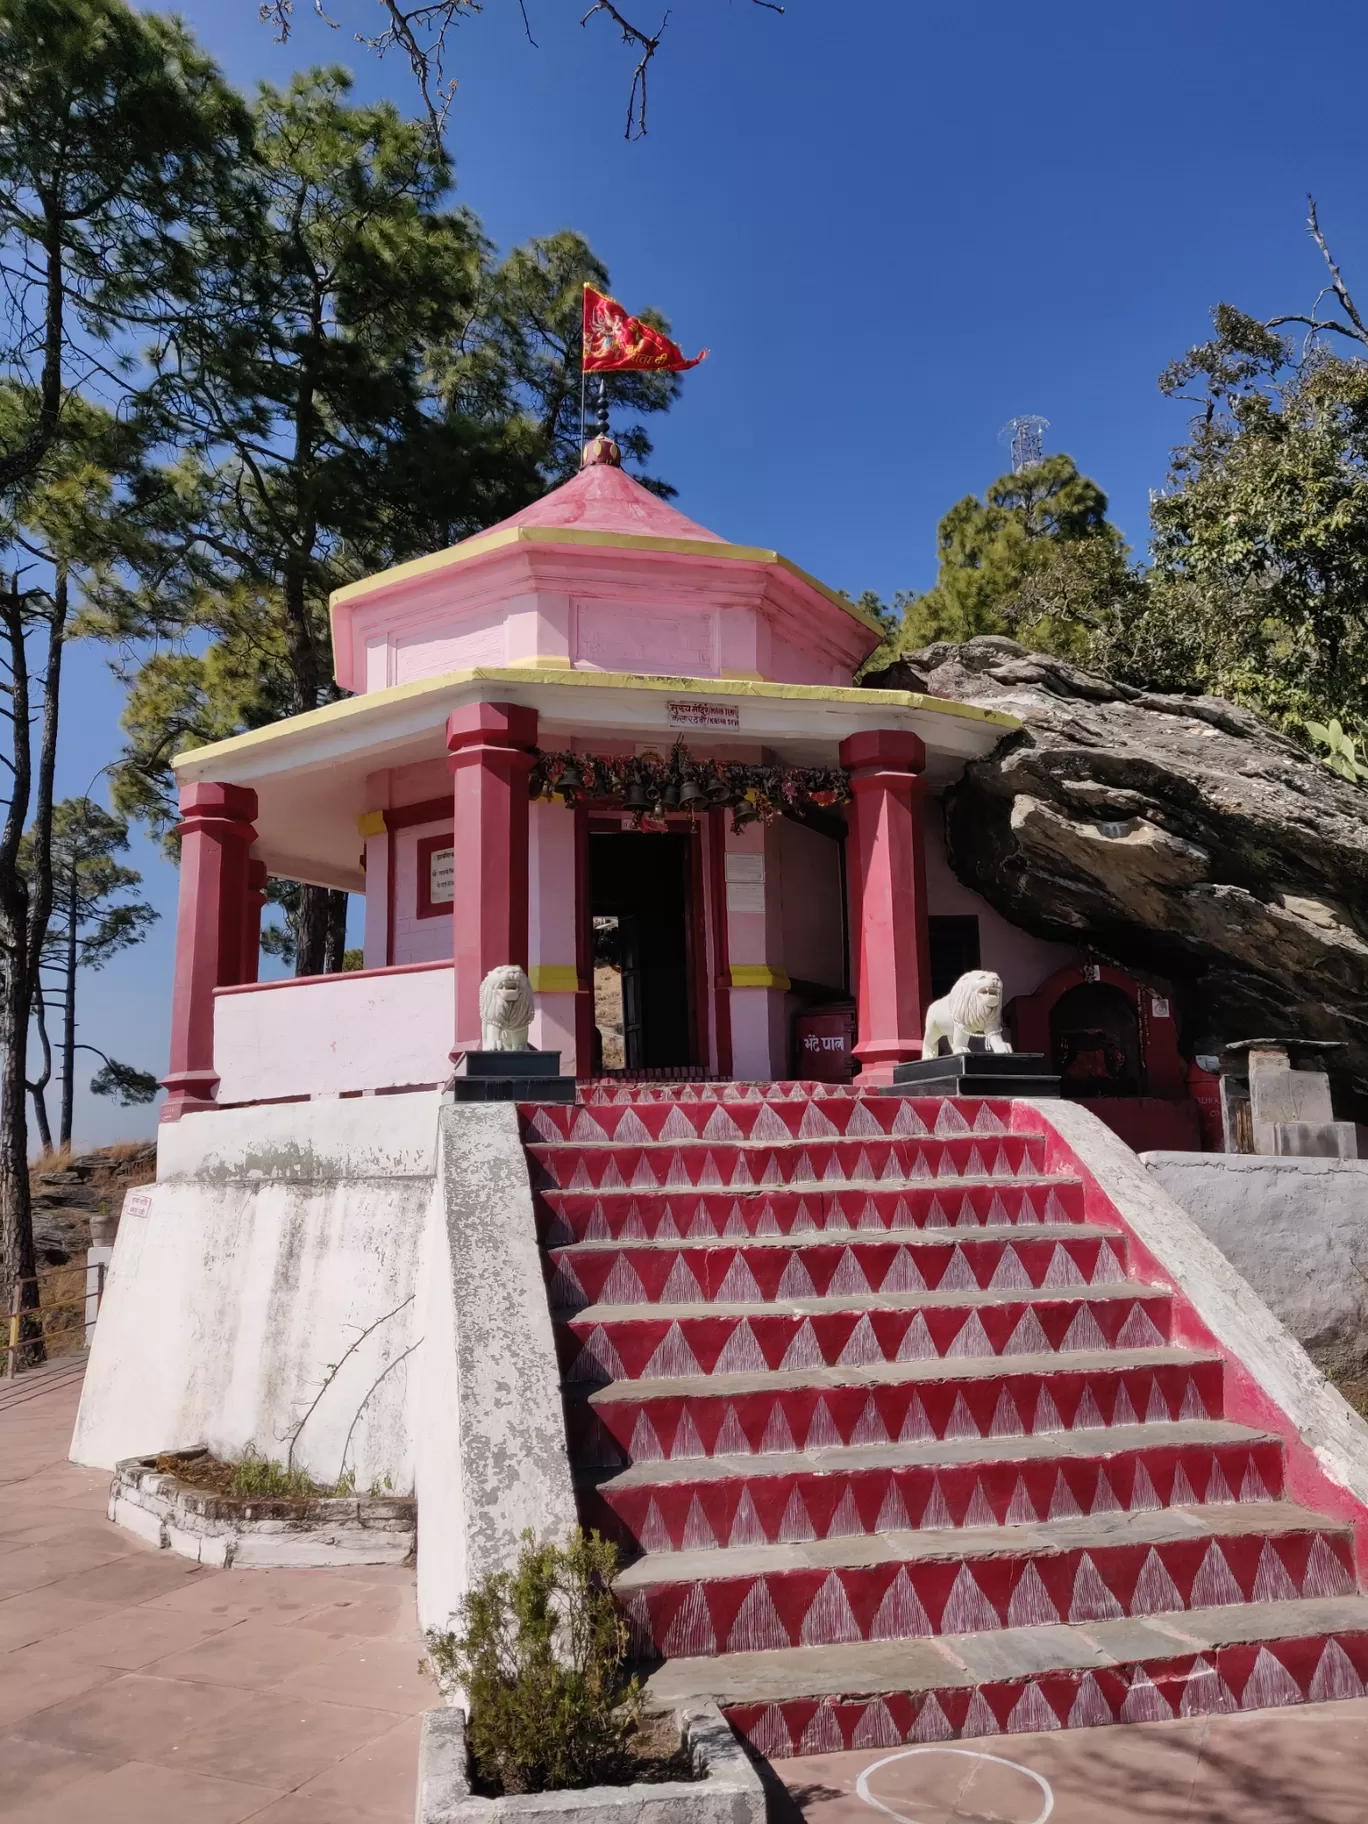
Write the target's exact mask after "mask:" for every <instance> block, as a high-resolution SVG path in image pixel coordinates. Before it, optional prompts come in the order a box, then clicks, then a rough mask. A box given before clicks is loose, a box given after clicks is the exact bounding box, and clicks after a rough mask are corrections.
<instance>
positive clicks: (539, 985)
mask: <svg viewBox="0 0 1368 1824" xmlns="http://www.w3.org/2000/svg"><path fill="white" fill-rule="evenodd" d="M527 979H528V981H529V982H531V984H532V991H533V993H534V994H578V993H579V985H580V984H579V970H578V969H576V968H575V967H574V965H573V964H572V963H533V965H532V967H531V968H530V969H529V970H528V972H527Z"/></svg>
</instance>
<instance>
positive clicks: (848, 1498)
mask: <svg viewBox="0 0 1368 1824" xmlns="http://www.w3.org/2000/svg"><path fill="white" fill-rule="evenodd" d="M864 1531H865V1527H864V1522H863V1520H861V1518H860V1510H859V1508H858V1506H857V1505H856V1502H855V1490H854V1488H853V1487H852V1486H851V1485H850V1483H849V1482H847V1483H846V1485H845V1493H844V1494H843V1495H842V1496H841V1498H840V1500H839V1501H838V1502H837V1503H836V1511H835V1513H834V1514H832V1516H831V1519H830V1520H829V1521H828V1522H827V1530H826V1536H827V1538H828V1539H861V1538H863V1537H864Z"/></svg>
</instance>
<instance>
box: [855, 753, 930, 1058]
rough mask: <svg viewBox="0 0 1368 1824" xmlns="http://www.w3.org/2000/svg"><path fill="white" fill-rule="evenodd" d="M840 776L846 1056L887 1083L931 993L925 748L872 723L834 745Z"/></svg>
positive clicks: (907, 1051) (915, 1035)
mask: <svg viewBox="0 0 1368 1824" xmlns="http://www.w3.org/2000/svg"><path fill="white" fill-rule="evenodd" d="M840 760H841V765H842V766H843V767H845V768H846V769H847V771H848V772H849V774H850V791H851V803H850V808H849V811H848V813H847V822H848V826H849V831H850V834H849V836H848V838H847V842H846V869H847V881H848V897H849V905H850V932H851V953H852V954H851V959H850V962H851V973H852V975H853V977H854V983H853V986H854V989H855V1003H856V1033H857V1039H856V1045H855V1058H856V1061H857V1062H858V1063H859V1065H860V1075H859V1078H858V1079H857V1080H858V1081H859V1082H860V1083H861V1084H878V1083H891V1082H892V1081H893V1067H894V1065H895V1064H901V1063H905V1062H907V1061H908V1060H910V1059H912V1058H917V1057H920V1056H921V1035H922V1016H923V1013H924V1011H925V1008H926V1005H927V1003H928V1002H929V1000H930V998H931V954H930V941H929V933H928V925H927V912H926V854H925V825H924V817H925V806H924V789H925V788H924V785H923V782H922V780H921V779H920V778H918V776H917V775H918V774H919V773H920V772H921V770H922V768H923V767H924V766H925V764H926V748H925V747H924V745H923V744H922V742H921V740H920V739H919V738H918V737H917V736H916V735H914V734H911V733H910V732H904V731H901V730H895V729H872V730H870V731H869V732H867V733H864V734H858V735H850V736H848V737H847V739H846V740H844V741H843V742H842V743H841V748H840Z"/></svg>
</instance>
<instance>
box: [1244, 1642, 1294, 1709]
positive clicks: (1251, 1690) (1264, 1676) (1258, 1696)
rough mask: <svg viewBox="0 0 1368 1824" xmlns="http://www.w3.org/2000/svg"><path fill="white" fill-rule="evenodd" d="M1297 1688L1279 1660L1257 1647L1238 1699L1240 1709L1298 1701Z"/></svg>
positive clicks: (1263, 1648)
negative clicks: (1245, 1683)
mask: <svg viewBox="0 0 1368 1824" xmlns="http://www.w3.org/2000/svg"><path fill="white" fill-rule="evenodd" d="M1301 1701H1302V1694H1301V1687H1300V1686H1299V1685H1298V1683H1297V1681H1296V1679H1295V1678H1293V1676H1292V1674H1291V1673H1290V1672H1289V1671H1288V1669H1287V1667H1286V1666H1285V1665H1284V1664H1283V1663H1282V1661H1281V1660H1280V1659H1278V1658H1276V1657H1275V1656H1274V1655H1273V1654H1272V1653H1270V1652H1269V1650H1268V1648H1267V1647H1260V1648H1259V1653H1258V1657H1257V1658H1256V1659H1255V1661H1254V1670H1253V1671H1252V1672H1251V1673H1250V1675H1249V1682H1248V1684H1247V1685H1246V1686H1245V1688H1244V1694H1243V1695H1242V1697H1241V1698H1240V1708H1241V1709H1242V1710H1275V1709H1280V1708H1281V1707H1282V1706H1283V1705H1284V1704H1299V1703H1301Z"/></svg>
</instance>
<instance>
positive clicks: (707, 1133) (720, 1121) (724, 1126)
mask: <svg viewBox="0 0 1368 1824" xmlns="http://www.w3.org/2000/svg"><path fill="white" fill-rule="evenodd" d="M702 1137H703V1138H704V1139H705V1140H744V1139H745V1137H746V1136H745V1135H744V1134H743V1133H742V1131H741V1129H740V1128H739V1127H738V1126H737V1125H736V1123H735V1121H733V1119H732V1117H731V1116H730V1115H729V1114H728V1113H727V1111H726V1109H725V1108H724V1107H723V1106H722V1104H721V1103H720V1102H719V1103H718V1104H717V1106H716V1107H715V1108H714V1109H713V1111H712V1113H711V1114H710V1115H709V1116H708V1119H707V1121H706V1122H705V1123H704V1126H703V1136H702ZM788 1137H789V1136H788V1135H787V1134H785V1135H784V1138H785V1139H786V1140H787V1139H788Z"/></svg>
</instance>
